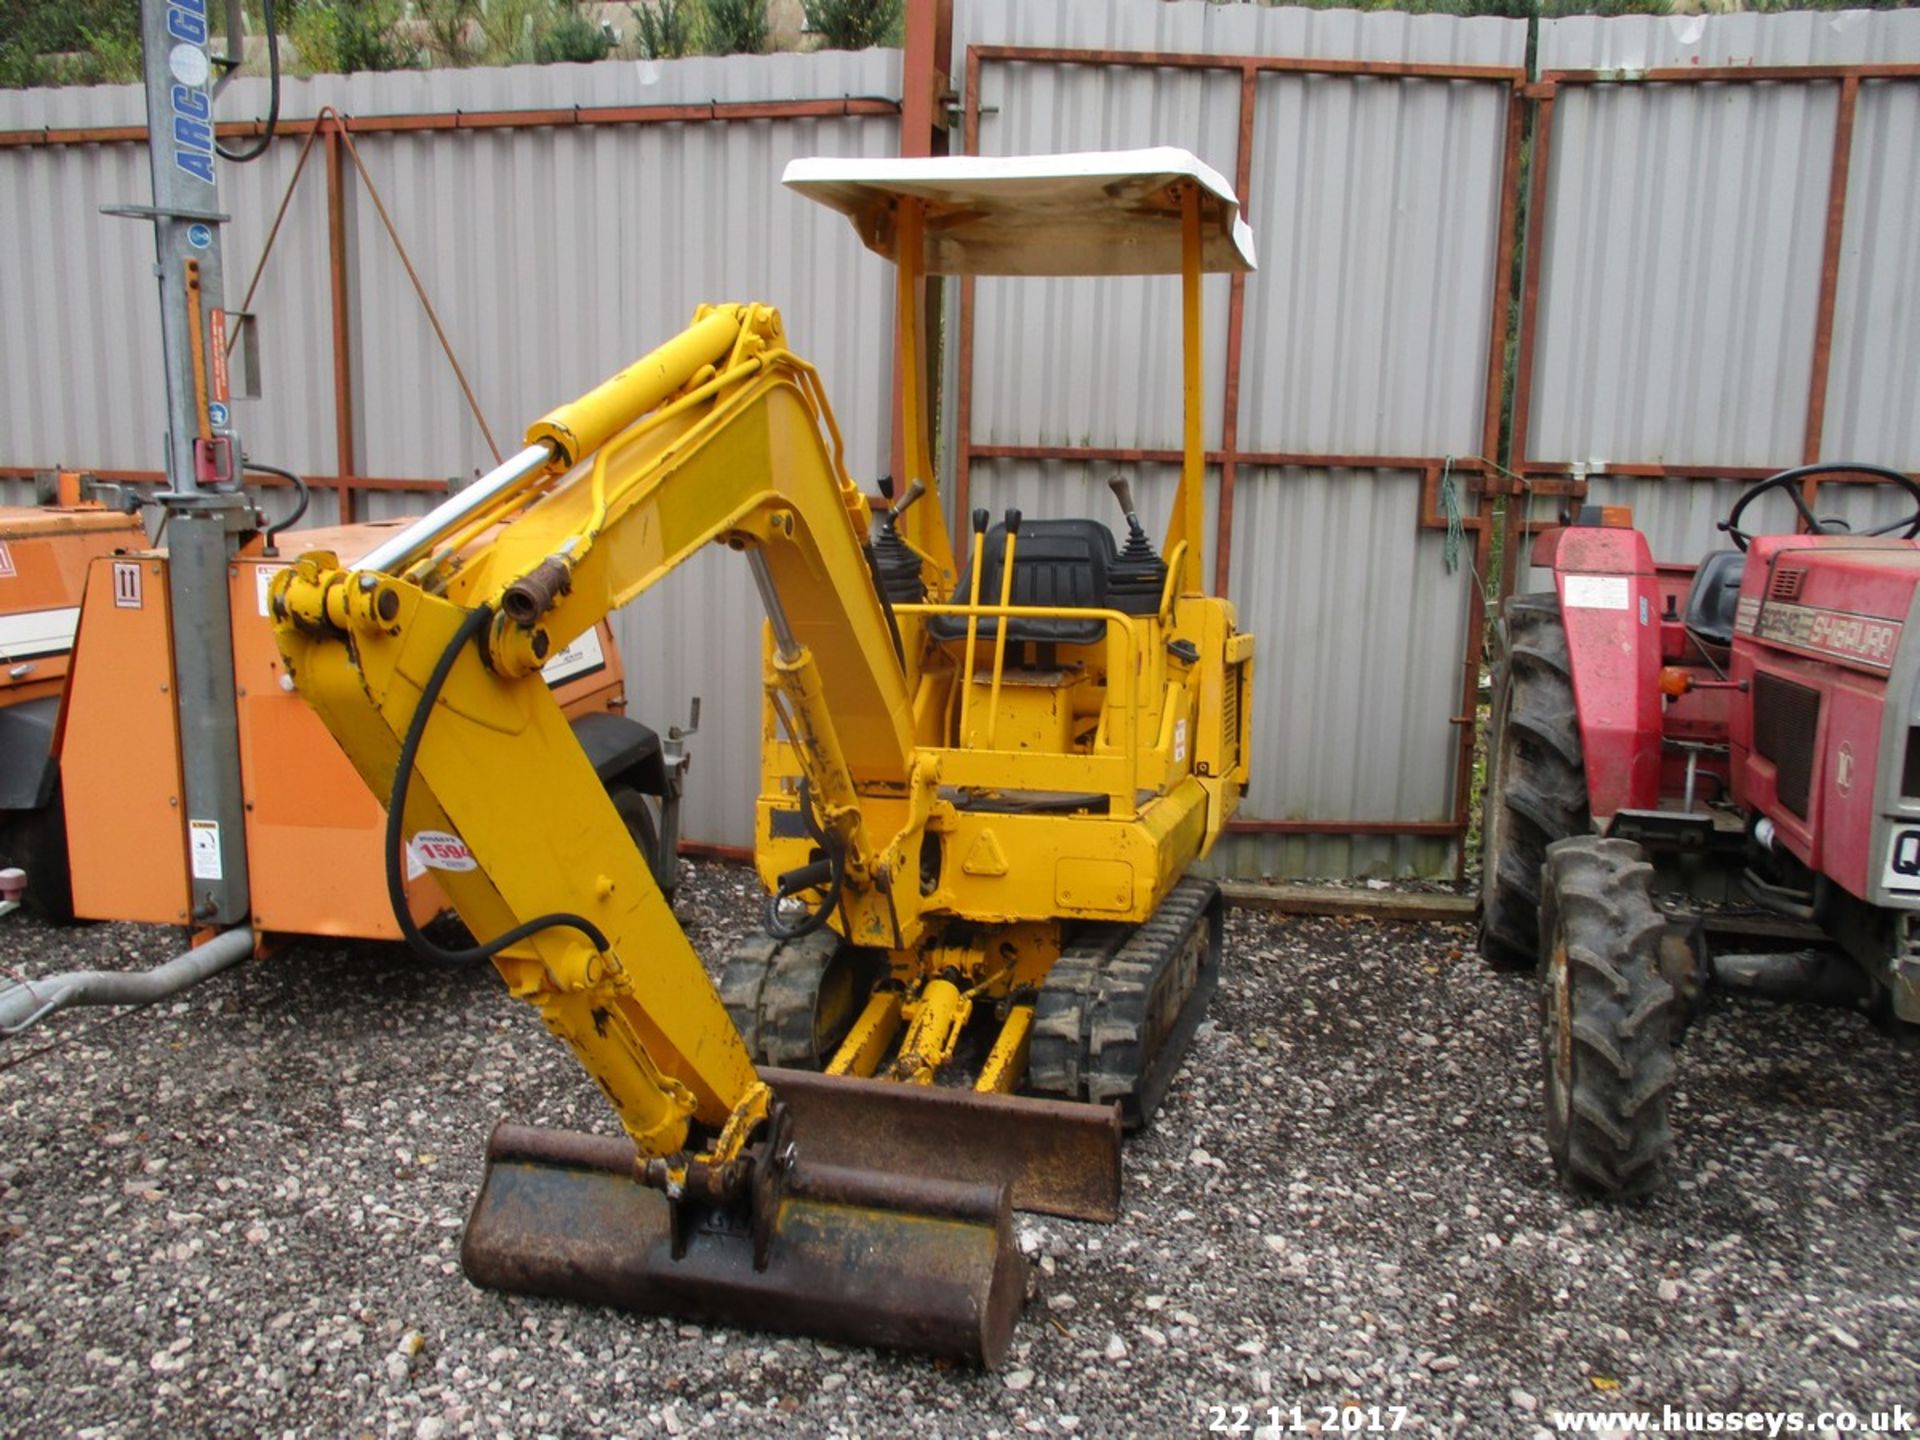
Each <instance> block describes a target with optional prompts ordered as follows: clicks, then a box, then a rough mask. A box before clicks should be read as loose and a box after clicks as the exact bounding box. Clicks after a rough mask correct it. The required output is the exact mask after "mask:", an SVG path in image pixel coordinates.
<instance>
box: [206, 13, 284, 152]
mask: <svg viewBox="0 0 1920 1440" xmlns="http://www.w3.org/2000/svg"><path fill="white" fill-rule="evenodd" d="M260 18H261V19H262V21H264V22H265V26H266V31H267V123H266V128H265V129H264V130H262V131H261V133H260V138H259V139H258V140H256V141H255V142H254V145H253V148H252V149H251V150H229V149H227V147H226V146H224V145H222V144H220V143H219V142H218V141H216V142H215V143H214V149H215V150H217V151H218V152H219V154H220V158H221V159H222V160H231V161H233V162H234V163H235V164H236V165H244V164H246V163H247V161H249V160H258V159H259V158H260V157H261V156H262V155H264V154H266V153H267V147H268V146H269V145H271V144H272V143H273V134H274V131H276V130H278V129H279V128H280V31H279V29H278V28H277V27H276V26H275V25H274V23H273V0H263V3H262V4H261V7H260ZM238 38H239V37H238V36H235V35H229V36H228V37H227V45H228V46H229V48H231V47H232V45H233V42H234V41H235V40H236V39H238Z"/></svg>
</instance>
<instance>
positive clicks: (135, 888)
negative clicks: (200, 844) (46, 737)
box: [60, 554, 189, 925]
mask: <svg viewBox="0 0 1920 1440" xmlns="http://www.w3.org/2000/svg"><path fill="white" fill-rule="evenodd" d="M60 776H61V787H62V792H63V794H64V796H65V805H66V812H67V851H68V855H69V857H70V861H71V865H72V870H73V908H74V913H75V914H77V915H80V916H82V917H84V918H86V919H89V920H139V921H145V922H147V923H149V924H155V925H183V924H186V923H187V921H188V918H189V917H188V915H187V903H188V902H187V852H186V834H185V828H184V824H183V821H182V819H181V814H182V812H181V807H180V794H181V786H180V746H179V734H178V728H177V725H176V723H175V715H174V696H173V635H172V626H171V623H170V619H169V616H168V613H167V568H166V559H165V557H164V556H159V555H152V554H147V555H141V556H138V557H128V558H125V559H114V558H110V557H107V558H101V559H98V560H95V561H94V562H93V564H92V565H91V566H90V567H89V568H88V570H87V584H86V590H85V599H84V602H83V604H82V607H81V618H80V631H79V635H78V637H77V638H76V640H75V644H74V651H73V665H72V677H71V683H70V684H69V686H68V691H67V704H66V709H65V712H64V714H63V716H62V720H61V738H60Z"/></svg>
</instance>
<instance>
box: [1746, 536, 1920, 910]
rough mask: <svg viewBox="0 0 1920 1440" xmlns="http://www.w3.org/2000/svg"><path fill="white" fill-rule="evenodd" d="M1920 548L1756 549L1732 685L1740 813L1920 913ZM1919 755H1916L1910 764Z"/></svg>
mask: <svg viewBox="0 0 1920 1440" xmlns="http://www.w3.org/2000/svg"><path fill="white" fill-rule="evenodd" d="M1917 602H1920V542H1914V541H1907V540H1891V539H1882V538H1875V537H1870V536H1848V535H1818V536H1814V535H1775V536H1762V537H1760V538H1757V539H1755V541H1754V542H1753V548H1752V550H1751V552H1750V554H1749V556H1748V560H1747V566H1746V573H1745V576H1744V577H1743V579H1742V582H1741V587H1740V601H1739V606H1738V609H1737V611H1736V613H1735V621H1734V636H1733V658H1732V665H1731V669H1730V672H1729V674H1730V678H1732V679H1733V680H1734V681H1735V682H1737V683H1739V684H1741V685H1742V686H1743V694H1744V696H1745V697H1746V703H1745V704H1742V705H1738V706H1736V707H1735V708H1734V712H1733V717H1732V727H1731V736H1730V739H1731V743H1732V748H1733V786H1734V799H1735V801H1736V802H1737V803H1739V804H1741V805H1743V806H1745V807H1746V808H1748V809H1750V810H1752V811H1755V812H1757V813H1759V814H1762V815H1765V816H1767V817H1769V818H1770V819H1771V820H1772V821H1773V822H1774V825H1775V827H1776V835H1777V837H1778V843H1779V844H1781V845H1783V846H1784V847H1785V848H1786V849H1788V850H1790V851H1791V852H1792V853H1793V854H1795V855H1796V856H1798V857H1799V858H1800V859H1801V860H1802V861H1804V862H1805V863H1806V864H1807V865H1808V867H1809V868H1811V869H1812V870H1814V871H1815V872H1817V873H1820V874H1824V875H1826V876H1828V877H1829V878H1830V879H1831V880H1833V881H1834V882H1835V883H1837V884H1839V885H1840V886H1842V887H1843V888H1844V889H1846V890H1847V891H1849V892H1850V893H1852V894H1854V895H1856V896H1858V897H1859V898H1860V899H1862V900H1866V901H1869V902H1871V903H1874V904H1880V905H1893V906H1900V907H1906V908H1920V739H1916V738H1914V737H1915V736H1916V735H1920V730H1916V726H1920V653H1917V652H1916V650H1915V645H1914V642H1915V641H1916V640H1920V613H1916V603H1917ZM1910 751H1911V755H1910Z"/></svg>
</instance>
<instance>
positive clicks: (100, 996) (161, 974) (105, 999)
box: [0, 925, 253, 1035]
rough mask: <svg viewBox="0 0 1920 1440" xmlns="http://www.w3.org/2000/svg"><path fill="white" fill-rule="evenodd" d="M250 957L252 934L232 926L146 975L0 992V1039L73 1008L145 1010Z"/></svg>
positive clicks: (52, 979)
mask: <svg viewBox="0 0 1920 1440" xmlns="http://www.w3.org/2000/svg"><path fill="white" fill-rule="evenodd" d="M252 953H253V931H252V929H251V928H250V927H248V926H245V925H236V926H235V927H234V928H233V929H231V930H227V931H223V932H222V933H221V934H219V935H216V936H215V937H214V938H213V939H211V940H209V941H208V942H207V943H206V944H204V945H202V946H200V947H199V948H198V949H195V950H189V951H187V952H186V953H185V954H184V955H176V956H174V957H173V959H171V960H169V961H167V963H166V964H164V965H158V966H155V967H154V968H153V969H151V970H135V971H118V970H68V971H65V972H63V973H62V974H59V975H48V976H45V977H43V978H42V979H39V980H27V981H22V982H21V983H20V984H18V985H11V986H8V987H7V989H5V990H0V1035H18V1034H20V1033H21V1032H22V1031H23V1030H27V1029H30V1028H32V1027H33V1026H35V1025H37V1024H39V1023H40V1022H41V1021H42V1020H45V1019H46V1018H47V1017H48V1016H49V1015H53V1014H56V1013H58V1012H59V1011H61V1010H67V1009H70V1008H72V1007H73V1006H76V1005H151V1004H153V1003H154V1001H156V1000H166V999H168V998H170V997H172V996H174V995H178V994H179V993H180V992H181V991H182V990H185V989H187V988H189V987H190V986H194V985H198V984H199V983H200V982H201V981H202V980H205V979H207V978H208V977H209V976H213V975H218V974H219V973H220V972H221V971H222V970H225V969H226V968H227V967H228V966H230V965H233V964H235V963H237V962H239V961H241V960H244V959H246V957H247V956H249V955H251V954H252Z"/></svg>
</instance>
